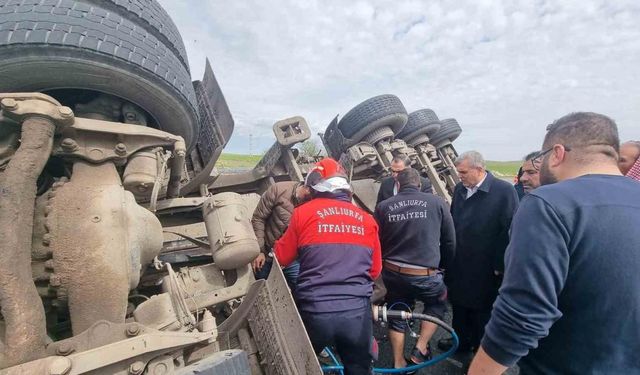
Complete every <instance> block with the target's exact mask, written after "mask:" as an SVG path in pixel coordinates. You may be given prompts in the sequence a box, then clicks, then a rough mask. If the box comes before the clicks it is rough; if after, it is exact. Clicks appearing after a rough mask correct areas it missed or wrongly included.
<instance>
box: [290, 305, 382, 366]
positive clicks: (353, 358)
mask: <svg viewBox="0 0 640 375" xmlns="http://www.w3.org/2000/svg"><path fill="white" fill-rule="evenodd" d="M300 316H301V317H302V321H303V322H304V326H305V328H306V330H307V333H308V334H309V338H310V339H311V344H312V345H313V349H314V350H315V351H316V353H320V352H321V351H322V349H324V348H325V347H327V346H333V345H335V347H336V351H337V353H338V355H339V356H340V359H341V360H342V364H343V365H344V373H345V374H346V375H365V374H366V375H369V374H371V361H372V360H373V355H372V354H373V353H372V348H373V343H372V340H373V326H372V324H373V323H372V317H371V306H370V305H369V304H366V305H365V306H364V307H363V308H358V309H355V310H347V311H337V312H327V313H311V312H305V311H300Z"/></svg>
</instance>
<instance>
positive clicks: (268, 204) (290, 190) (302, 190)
mask: <svg viewBox="0 0 640 375" xmlns="http://www.w3.org/2000/svg"><path fill="white" fill-rule="evenodd" d="M310 197H311V195H310V190H309V187H308V186H305V185H304V184H303V183H302V182H297V181H283V182H276V183H275V184H273V185H271V186H270V187H269V188H268V189H267V191H265V192H264V194H262V196H261V197H260V201H259V202H258V205H257V206H256V209H255V211H254V212H253V217H252V218H251V225H252V226H253V231H254V233H255V235H256V238H257V239H258V244H259V245H260V254H259V255H258V257H257V258H256V259H254V261H253V264H252V265H253V271H254V272H255V273H256V277H257V278H266V277H267V276H268V275H269V271H270V270H271V259H270V257H269V253H270V252H271V249H272V248H273V245H274V244H275V242H276V240H277V239H278V238H280V237H281V236H282V234H283V233H284V231H285V230H286V229H287V227H288V226H289V219H290V218H291V214H292V213H293V209H294V207H295V206H297V205H299V204H301V203H303V202H305V201H306V200H308V199H309V198H310ZM298 268H299V265H298V262H293V263H292V264H291V265H289V266H288V267H286V268H285V269H283V272H284V275H285V278H286V279H287V283H289V286H290V287H292V289H293V288H294V287H295V284H296V280H297V278H298Z"/></svg>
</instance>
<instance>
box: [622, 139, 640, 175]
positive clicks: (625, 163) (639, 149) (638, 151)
mask: <svg viewBox="0 0 640 375" xmlns="http://www.w3.org/2000/svg"><path fill="white" fill-rule="evenodd" d="M638 157H640V142H638V141H629V142H625V143H623V144H622V145H621V146H620V159H618V167H620V172H622V174H625V175H626V174H627V172H629V170H630V169H631V167H632V166H633V164H634V163H635V162H636V160H638Z"/></svg>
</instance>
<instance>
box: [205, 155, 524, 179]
mask: <svg viewBox="0 0 640 375" xmlns="http://www.w3.org/2000/svg"><path fill="white" fill-rule="evenodd" d="M261 157H262V155H242V154H229V153H223V154H222V155H221V156H220V158H219V159H218V162H217V163H216V167H218V168H221V169H227V168H253V167H254V166H255V165H256V163H258V161H259V160H260V158H261ZM520 164H521V162H519V161H487V168H488V169H489V170H490V171H492V172H494V173H495V174H496V175H498V176H502V177H509V176H515V175H516V174H517V173H518V168H520Z"/></svg>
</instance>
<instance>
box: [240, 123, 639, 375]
mask: <svg viewBox="0 0 640 375" xmlns="http://www.w3.org/2000/svg"><path fill="white" fill-rule="evenodd" d="M639 156H640V142H627V143H624V144H622V145H620V143H619V138H618V132H617V127H616V124H615V123H614V122H613V121H612V120H611V119H609V118H608V117H606V116H603V115H599V114H595V113H574V114H570V115H567V116H565V117H562V118H561V119H559V120H557V121H555V122H554V123H553V124H551V125H549V126H548V127H547V134H546V136H545V139H544V141H543V143H542V147H541V150H540V151H536V152H532V153H530V154H528V155H527V156H526V157H525V158H524V160H523V162H522V166H521V168H520V171H519V173H518V178H517V182H516V184H515V186H514V185H512V184H511V183H509V182H506V181H504V180H502V179H500V178H497V177H496V176H494V175H493V174H492V173H491V172H490V171H488V170H487V169H486V166H485V161H484V159H483V157H482V155H481V154H480V153H478V152H475V151H469V152H465V153H463V154H461V155H460V156H459V157H458V158H457V159H456V160H455V162H454V164H455V167H456V170H457V173H458V175H459V178H460V181H461V182H460V183H459V184H458V185H457V186H456V187H455V189H454V191H453V196H452V203H451V205H450V206H449V205H448V204H447V203H446V202H445V201H444V200H443V199H442V198H441V197H438V196H436V195H434V194H432V192H431V184H430V182H429V180H428V179H426V178H424V177H421V176H420V175H419V173H418V171H417V170H415V169H413V168H411V165H410V164H411V161H410V159H408V158H407V157H406V156H404V155H398V156H396V157H395V158H394V159H393V162H392V164H391V168H390V169H391V176H390V177H388V178H386V179H384V180H382V181H381V185H380V190H379V194H378V202H377V206H376V209H375V211H374V212H373V215H370V214H368V213H367V212H365V210H363V209H361V208H359V207H357V206H355V205H354V204H353V203H352V194H353V192H352V189H351V187H350V185H349V181H348V180H347V177H346V174H345V173H344V171H343V170H342V168H341V166H340V165H339V164H338V163H337V162H335V161H334V160H332V159H324V160H322V161H321V162H319V163H318V164H317V165H316V167H315V168H314V169H313V170H312V171H311V172H310V173H309V174H308V175H307V178H306V180H305V181H304V182H281V183H276V184H275V185H273V186H271V187H270V188H269V189H268V190H267V191H266V192H265V193H264V194H263V196H262V198H261V201H260V203H259V204H258V207H257V208H256V210H255V213H254V216H253V220H252V222H253V226H254V230H255V233H256V236H257V238H258V241H259V243H260V246H261V249H262V251H263V253H262V254H261V255H260V256H259V257H258V258H256V260H255V261H254V263H253V266H254V270H255V271H256V276H257V277H266V275H267V274H268V272H269V269H270V266H271V263H272V258H271V257H270V256H272V255H271V251H273V254H275V257H276V258H277V259H278V261H279V263H280V264H281V265H282V266H284V269H283V270H284V273H285V276H286V278H287V281H288V282H289V285H290V286H291V288H292V292H293V294H294V296H295V299H296V305H297V308H298V310H299V311H300V315H301V317H302V319H303V322H304V324H305V328H306V330H307V333H308V335H309V338H310V339H311V342H312V344H313V346H314V349H315V350H316V351H317V352H318V353H320V352H321V351H322V350H323V349H324V348H325V347H333V348H335V350H336V351H337V352H338V354H339V356H340V358H341V360H342V363H343V364H344V368H345V373H347V374H368V373H370V371H371V362H372V358H373V357H374V356H375V348H376V347H377V346H376V344H375V340H374V339H373V338H372V321H371V305H370V297H371V295H372V284H373V282H374V281H376V285H380V284H381V283H380V281H382V283H383V284H384V287H385V288H386V297H385V303H386V304H387V306H388V307H389V309H412V308H413V307H414V305H415V302H416V301H421V302H422V304H423V306H424V313H426V314H429V315H433V316H435V317H438V318H441V319H443V318H444V314H445V311H446V310H447V303H449V304H450V306H451V309H452V314H453V315H452V317H453V318H452V324H453V328H454V329H455V331H456V333H457V335H458V337H459V347H458V349H457V350H458V352H459V353H469V356H467V358H468V363H466V367H465V369H464V371H465V372H467V371H468V373H469V374H500V373H502V372H504V371H505V370H506V369H507V368H508V367H511V366H513V365H515V364H516V363H518V365H519V367H520V372H521V374H529V373H531V374H538V373H539V374H574V373H575V374H588V373H589V374H591V373H592V374H609V373H611V374H631V373H640V356H638V355H637V353H638V352H640V273H639V272H637V269H639V268H640V251H639V250H640V237H638V236H637V234H636V233H635V230H636V228H637V227H638V224H640V199H639V197H640V157H639ZM436 329H437V326H436V325H435V324H433V323H430V322H426V321H422V322H421V323H420V334H419V336H418V339H417V341H416V344H415V347H413V349H411V350H410V352H409V353H405V351H404V347H405V346H404V339H405V337H404V335H405V331H406V330H407V322H405V321H401V320H400V321H391V322H390V324H389V341H390V344H391V349H392V352H393V362H394V363H393V365H394V367H396V368H404V367H407V366H410V365H412V364H419V363H422V362H424V361H428V360H429V359H430V358H431V357H432V352H433V351H434V350H435V348H432V347H431V345H429V341H430V340H431V338H432V335H433V334H434V332H435V331H436ZM453 345H454V343H453V341H452V340H451V339H442V340H440V341H439V342H438V343H437V346H438V349H439V350H442V351H445V350H448V349H450V348H451V347H452V346H453ZM472 355H473V361H471V358H472Z"/></svg>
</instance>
